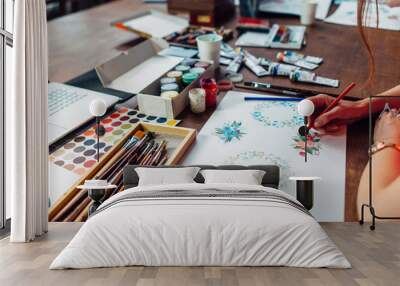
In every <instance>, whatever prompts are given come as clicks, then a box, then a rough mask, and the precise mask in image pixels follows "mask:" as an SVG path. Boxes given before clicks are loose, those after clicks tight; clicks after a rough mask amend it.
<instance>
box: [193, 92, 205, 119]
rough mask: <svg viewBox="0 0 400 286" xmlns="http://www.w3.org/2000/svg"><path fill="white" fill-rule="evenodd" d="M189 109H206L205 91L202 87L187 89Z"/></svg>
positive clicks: (198, 110)
mask: <svg viewBox="0 0 400 286" xmlns="http://www.w3.org/2000/svg"><path fill="white" fill-rule="evenodd" d="M189 101H190V109H191V110H192V112H193V113H202V112H204V111H206V91H205V90H204V89H202V88H194V89H191V90H190V91H189Z"/></svg>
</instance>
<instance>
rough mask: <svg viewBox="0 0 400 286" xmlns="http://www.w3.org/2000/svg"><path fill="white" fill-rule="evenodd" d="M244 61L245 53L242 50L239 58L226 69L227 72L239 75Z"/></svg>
mask: <svg viewBox="0 0 400 286" xmlns="http://www.w3.org/2000/svg"><path fill="white" fill-rule="evenodd" d="M243 61H244V53H243V50H240V52H239V54H238V55H237V57H236V58H235V59H234V60H233V61H232V62H231V63H230V64H229V66H228V67H227V68H226V71H227V72H232V73H238V72H239V70H240V68H241V67H242V65H243Z"/></svg>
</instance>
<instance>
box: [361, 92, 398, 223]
mask: <svg viewBox="0 0 400 286" xmlns="http://www.w3.org/2000/svg"><path fill="white" fill-rule="evenodd" d="M374 98H396V99H398V98H399V97H398V96H370V97H369V134H368V136H369V139H368V140H369V152H368V158H369V190H368V191H369V198H368V204H367V203H364V204H362V205H361V219H360V221H359V223H360V224H361V225H362V224H364V210H365V208H369V211H370V213H371V216H372V224H371V225H370V226H369V228H370V229H371V230H375V223H376V219H382V220H400V217H382V216H379V215H377V214H376V211H375V208H374V205H373V200H372V145H373V143H374V142H373V126H372V125H373V120H372V100H373V99H374Z"/></svg>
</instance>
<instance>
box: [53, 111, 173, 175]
mask: <svg viewBox="0 0 400 286" xmlns="http://www.w3.org/2000/svg"><path fill="white" fill-rule="evenodd" d="M138 122H149V123H157V124H162V125H166V126H176V125H177V124H179V123H180V120H175V119H167V118H165V117H157V116H152V115H146V114H144V113H141V112H139V111H138V110H134V109H130V108H126V107H118V108H116V110H115V111H114V112H113V113H111V114H109V115H108V116H106V118H104V119H103V120H101V125H102V126H103V127H104V129H105V134H104V136H101V137H100V143H99V149H100V158H102V157H103V156H104V154H106V153H107V152H108V151H109V150H110V149H111V148H112V147H113V146H114V145H115V144H117V143H118V142H119V141H120V140H121V139H122V138H123V137H124V136H125V135H126V134H127V133H128V132H130V131H131V130H132V129H133V128H135V126H136V124H137V123H138ZM95 128H96V126H95V125H93V126H91V127H90V128H89V129H87V130H86V131H84V132H83V133H82V134H79V135H78V136H76V137H75V138H73V139H72V140H70V141H68V142H67V143H66V144H64V145H63V146H61V147H60V148H59V149H57V150H56V151H54V152H53V153H52V154H50V156H49V161H50V164H55V165H57V166H59V167H62V168H64V169H65V170H68V171H71V172H73V173H75V174H76V175H80V176H83V175H85V174H86V173H87V172H88V171H89V170H90V168H91V167H92V166H93V165H94V164H95V163H96V161H97V160H96V159H97V136H96V133H95Z"/></svg>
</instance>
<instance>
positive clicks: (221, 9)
mask: <svg viewBox="0 0 400 286" xmlns="http://www.w3.org/2000/svg"><path fill="white" fill-rule="evenodd" d="M167 7H168V12H169V13H172V14H179V13H188V14H189V18H190V23H191V24H192V25H204V26H213V27H215V26H219V25H222V24H223V23H224V22H225V21H227V20H228V19H230V18H231V17H233V15H234V14H235V3H234V0H201V1H196V2H193V1H187V0H169V1H168V6H167Z"/></svg>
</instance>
